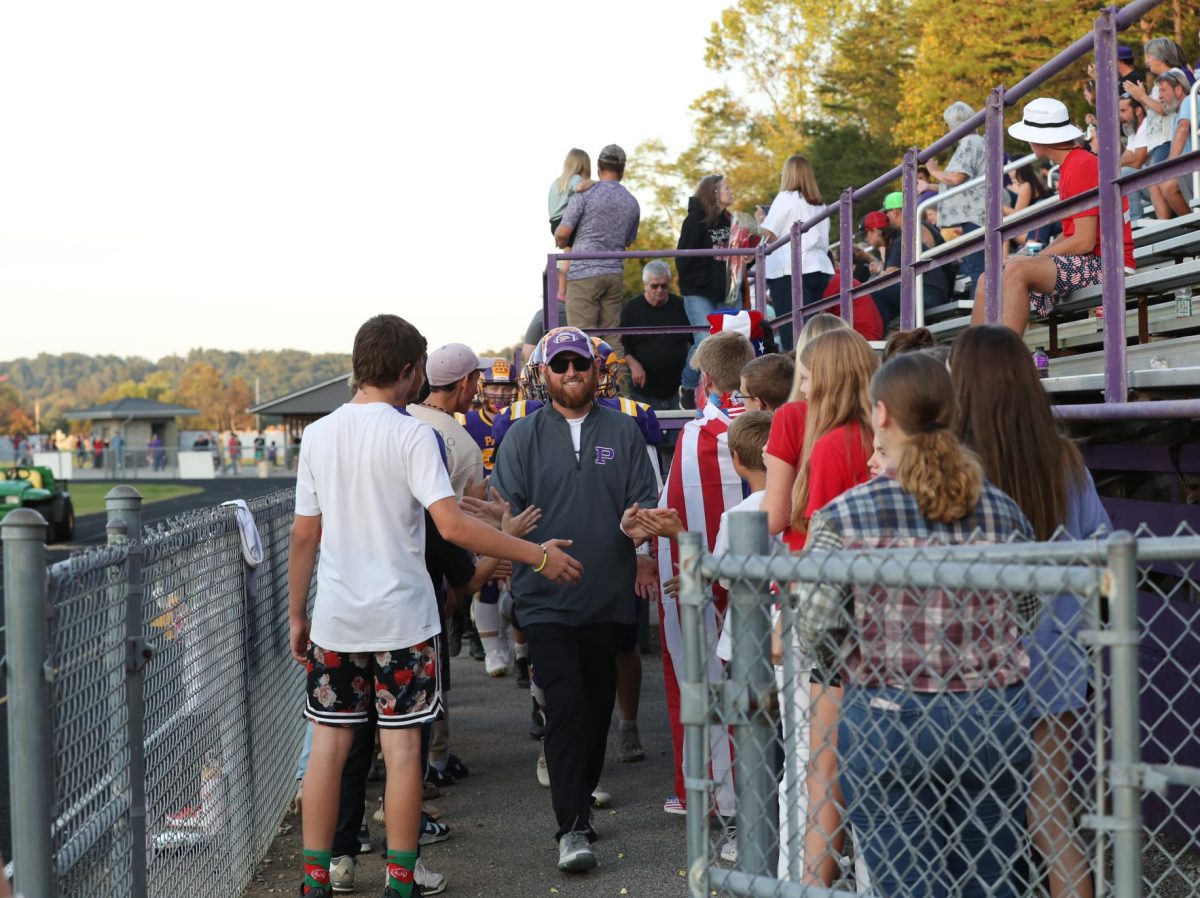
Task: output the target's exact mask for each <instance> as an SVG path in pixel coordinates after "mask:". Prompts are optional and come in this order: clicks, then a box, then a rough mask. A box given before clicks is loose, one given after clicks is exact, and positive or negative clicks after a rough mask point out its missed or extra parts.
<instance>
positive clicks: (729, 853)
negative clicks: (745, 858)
mask: <svg viewBox="0 0 1200 898" xmlns="http://www.w3.org/2000/svg"><path fill="white" fill-rule="evenodd" d="M721 860H723V861H725V863H727V864H736V863H737V839H736V838H729V839H726V840H725V844H724V845H722V846H721Z"/></svg>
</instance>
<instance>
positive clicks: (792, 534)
mask: <svg viewBox="0 0 1200 898" xmlns="http://www.w3.org/2000/svg"><path fill="white" fill-rule="evenodd" d="M798 361H799V364H801V365H803V366H804V367H805V368H806V369H808V372H809V375H810V381H811V382H810V386H809V404H808V413H807V415H806V416H805V426H804V447H803V452H802V454H801V462H800V465H799V471H798V472H797V475H796V482H795V483H794V484H793V486H792V502H791V508H792V513H791V522H790V526H789V527H788V530H787V532H786V533H785V536H784V538H785V541H787V543H788V545H789V546H791V547H792V550H793V551H796V550H797V549H800V548H803V546H804V543H805V541H806V540H807V538H808V520H809V518H810V517H811V516H812V514H813V513H814V512H815V511H817V509H819V508H821V507H823V506H824V505H826V504H827V503H829V502H831V501H832V500H834V499H836V498H837V497H838V496H840V495H841V494H842V493H844V492H845V491H846V490H848V489H850V488H852V487H855V486H858V485H859V484H860V483H865V482H866V481H867V480H869V479H870V474H869V472H868V471H867V460H868V459H869V458H870V457H871V452H872V448H873V447H872V445H871V439H872V436H873V434H872V431H871V400H870V397H869V389H870V385H871V377H872V376H873V375H874V374H875V371H876V370H877V369H878V368H879V360H878V358H877V357H876V355H875V352H874V350H872V349H871V346H870V344H869V343H867V341H866V340H865V339H864V338H863V337H862V336H861V335H859V334H858V333H856V332H855V331H852V330H848V329H841V330H837V331H833V332H831V333H828V334H825V335H824V336H822V337H818V338H817V339H815V340H813V341H812V342H811V343H809V344H808V345H807V346H805V347H804V350H803V351H802V353H801V356H800V358H799V359H798ZM811 690H812V692H811V704H810V712H809V744H810V752H809V761H808V782H807V790H808V825H807V826H806V827H805V835H804V882H805V883H806V884H808V885H820V886H824V887H825V888H829V887H830V886H831V885H832V884H833V880H834V876H835V874H836V872H837V858H838V855H839V854H840V853H841V850H842V842H843V836H842V819H841V811H840V806H841V804H842V795H841V788H840V786H839V785H838V776H837V725H838V710H839V707H840V705H841V696H842V689H841V686H840V683H837V682H836V681H833V680H832V679H831V678H829V677H826V676H823V675H821V673H820V672H819V671H816V670H814V672H813V680H812V687H811Z"/></svg>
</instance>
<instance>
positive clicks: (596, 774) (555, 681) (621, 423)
mask: <svg viewBox="0 0 1200 898" xmlns="http://www.w3.org/2000/svg"><path fill="white" fill-rule="evenodd" d="M546 340H547V343H546V346H545V353H544V361H543V364H542V377H543V379H544V381H545V383H546V388H547V392H548V393H549V397H550V402H549V403H548V404H546V405H544V406H542V408H540V409H538V410H537V411H535V412H534V413H533V414H531V415H529V416H528V417H527V418H522V419H521V420H519V421H517V423H516V424H514V425H513V427H512V429H511V430H510V431H509V432H508V434H507V435H506V436H505V438H504V443H503V445H502V446H501V447H500V450H499V452H498V453H497V457H496V466H495V470H494V473H493V477H492V485H493V486H494V487H495V488H496V490H497V491H498V492H499V493H500V494H501V496H503V497H504V499H505V500H506V501H508V502H509V503H510V504H511V506H512V510H513V512H514V513H517V512H520V511H522V510H523V509H525V508H527V507H528V506H530V505H533V506H536V507H538V508H540V509H542V518H541V520H540V521H539V522H538V527H537V530H536V531H535V532H534V533H533V534H531V535H530V537H529V538H530V539H537V538H538V537H539V535H541V534H551V533H553V534H554V535H555V536H561V537H564V538H568V539H571V540H573V541H574V542H573V546H572V549H571V554H572V555H573V556H574V557H575V558H576V559H578V560H579V561H580V562H582V564H583V571H584V573H583V578H582V579H581V581H580V582H579V584H578V585H577V586H573V587H569V588H568V587H557V586H554V585H551V584H549V581H547V580H546V578H545V577H542V576H539V575H538V574H537V573H536V569H535V568H534V567H530V566H528V565H514V566H513V567H514V571H513V577H512V594H513V599H514V600H515V604H516V614H517V621H518V622H519V624H520V627H521V629H522V630H523V631H524V633H525V636H526V638H527V640H528V642H529V654H530V660H531V661H532V662H533V668H534V670H535V671H536V677H537V680H538V683H539V684H540V686H541V687H542V689H543V690H544V692H545V694H546V740H545V751H546V763H547V766H548V767H549V772H550V798H551V802H552V804H553V805H554V814H555V816H556V817H557V819H558V832H557V833H556V835H555V838H556V839H558V845H559V860H558V868H559V869H560V870H563V871H582V870H587V869H590V868H591V867H594V866H595V864H596V856H595V855H594V854H593V853H592V850H591V846H590V843H591V841H592V840H593V839H594V838H595V833H594V832H593V830H592V827H591V822H590V817H591V803H592V792H593V790H595V788H596V786H597V785H598V784H599V782H600V773H601V771H602V770H603V767H604V749H605V745H606V742H607V738H608V727H609V723H610V721H611V719H612V711H613V700H614V698H615V696H616V689H617V671H616V654H617V647H618V645H619V637H620V635H621V630H622V627H628V626H631V625H633V623H634V610H635V609H634V606H633V603H632V601H631V597H632V596H633V595H634V577H635V571H636V560H635V556H634V548H635V546H636V545H637V544H638V543H640V542H642V541H643V540H644V539H645V538H646V537H647V535H648V534H646V533H645V532H643V531H642V530H641V529H640V528H639V527H637V526H636V524H635V515H636V508H637V507H638V506H639V505H640V506H641V507H643V508H645V507H651V506H653V505H654V504H655V503H656V502H657V500H658V485H657V480H656V478H655V476H654V469H653V468H652V467H651V465H650V460H649V458H648V457H647V455H646V441H645V438H644V437H643V436H642V434H641V431H640V430H638V427H637V424H635V423H634V420H633V419H632V418H631V417H629V416H628V415H626V414H623V413H622V412H620V411H618V410H616V409H610V408H606V407H604V406H602V405H598V404H596V403H594V402H593V398H594V396H595V393H596V387H597V385H598V382H599V371H598V369H597V363H596V359H595V358H594V357H593V353H592V343H591V341H590V340H589V339H588V338H587V336H586V335H585V334H584V333H583V332H582V331H579V330H577V329H575V328H562V329H560V330H558V331H555V332H552V333H551V334H550V335H549V336H548V337H547V338H546Z"/></svg>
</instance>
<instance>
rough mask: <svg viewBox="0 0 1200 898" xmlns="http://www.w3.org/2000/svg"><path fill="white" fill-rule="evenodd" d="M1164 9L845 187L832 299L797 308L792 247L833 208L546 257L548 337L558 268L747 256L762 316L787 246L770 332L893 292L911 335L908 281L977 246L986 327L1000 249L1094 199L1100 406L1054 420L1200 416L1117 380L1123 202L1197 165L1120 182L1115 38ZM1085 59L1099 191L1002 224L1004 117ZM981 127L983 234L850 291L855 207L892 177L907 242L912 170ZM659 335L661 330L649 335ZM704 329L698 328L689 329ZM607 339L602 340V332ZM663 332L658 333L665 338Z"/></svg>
mask: <svg viewBox="0 0 1200 898" xmlns="http://www.w3.org/2000/svg"><path fill="white" fill-rule="evenodd" d="M1162 2H1163V0H1132V2H1130V3H1127V4H1126V5H1125V6H1123V7H1121V8H1120V9H1118V8H1116V7H1107V8H1105V9H1103V10H1102V11H1101V12H1100V14H1099V15H1098V17H1097V18H1096V21H1095V25H1094V27H1093V29H1092V32H1091V33H1090V34H1087V35H1084V36H1083V37H1080V38H1079V39H1078V40H1077V41H1075V42H1074V43H1073V44H1071V45H1070V46H1069V47H1067V48H1066V49H1065V50H1063V51H1061V52H1060V53H1058V54H1056V55H1055V56H1054V57H1053V58H1052V59H1050V60H1049V61H1047V62H1046V63H1045V64H1043V65H1042V66H1040V67H1039V68H1037V69H1035V70H1034V71H1033V72H1031V73H1030V74H1029V75H1026V76H1025V77H1024V78H1022V79H1021V80H1020V81H1018V82H1017V83H1016V84H1015V85H1013V86H1012V87H1010V88H1005V87H1002V86H1001V87H997V88H995V89H993V90H992V91H991V93H990V94H989V95H988V98H987V103H986V104H985V106H984V108H983V109H981V110H979V111H978V112H977V113H975V114H974V115H973V116H971V117H970V118H969V119H967V121H965V122H963V123H962V124H961V125H959V126H958V127H957V128H954V129H953V130H951V131H949V132H947V133H946V134H945V135H943V136H942V137H941V138H939V139H938V140H936V141H934V142H933V143H931V144H930V145H929V146H927V147H925V148H924V149H922V150H917V149H916V148H910V149H909V150H907V151H906V152H905V154H904V159H903V161H902V162H901V163H900V164H899V165H897V166H895V167H894V168H892V169H890V170H889V171H887V172H885V173H884V174H882V175H880V176H879V177H877V178H875V179H874V180H873V181H870V182H869V183H867V184H864V185H862V186H861V187H857V188H847V189H846V190H844V191H843V192H842V195H841V197H840V199H839V201H838V203H837V211H838V213H839V225H840V228H839V230H840V240H841V247H840V250H841V252H840V255H841V258H840V260H839V261H840V266H839V267H840V271H841V273H842V277H841V290H840V292H839V295H838V296H835V297H831V298H829V299H823V300H821V301H820V302H818V303H813V304H810V305H807V306H805V305H803V284H802V281H803V252H802V248H801V246H800V238H801V237H802V236H803V235H804V234H805V233H806V232H808V231H809V230H811V229H812V228H814V227H816V226H817V225H819V224H821V223H822V222H825V221H827V220H828V219H829V218H830V217H831V216H832V215H833V213H834V211H835V210H834V206H833V205H827V206H826V207H825V208H824V209H823V210H822V211H821V212H819V213H818V214H816V215H814V216H813V217H811V218H809V219H806V220H805V221H802V222H801V221H797V222H794V223H793V224H792V226H791V228H790V229H789V231H788V233H786V234H781V235H777V236H776V239H775V240H772V241H771V242H770V243H767V244H760V245H759V246H757V247H755V248H753V249H712V250H678V249H676V250H660V251H645V250H641V251H632V252H595V253H571V254H570V255H569V256H565V255H564V256H560V255H559V254H556V253H551V254H549V255H548V257H547V265H546V278H547V294H546V302H545V307H544V308H545V321H546V325H547V328H549V327H554V326H557V324H558V304H557V303H554V302H551V301H550V298H551V297H552V296H554V295H555V292H556V289H557V284H556V279H557V271H556V268H557V260H558V259H559V258H569V259H578V260H582V259H589V260H591V259H649V258H664V257H667V258H682V257H706V256H708V257H711V256H753V257H754V259H755V263H756V264H755V266H754V270H755V277H754V304H755V307H756V308H758V309H760V310H765V308H766V272H765V265H764V262H765V258H766V256H768V255H770V254H771V253H773V252H775V251H776V250H778V249H780V248H782V247H783V246H784V245H785V244H789V243H790V246H789V248H788V252H789V253H790V254H791V262H792V297H791V300H792V302H791V309H790V310H788V311H787V312H784V313H783V314H780V315H777V316H776V317H775V318H774V319H773V321H774V322H778V323H784V322H789V321H790V322H791V323H792V326H793V328H794V329H795V328H798V326H799V323H802V322H803V320H804V319H805V318H806V317H808V316H810V315H813V314H816V313H817V312H819V311H823V310H825V309H828V308H832V307H833V306H836V305H838V304H840V305H841V313H842V317H843V318H845V319H846V320H847V322H848V323H851V324H852V323H853V316H854V304H853V300H854V299H855V298H857V297H860V296H863V295H865V294H868V293H870V292H872V291H873V290H878V289H881V288H883V287H887V286H891V285H892V284H894V283H896V282H897V281H899V283H900V326H901V327H902V328H904V329H906V330H907V329H909V328H911V327H913V325H914V322H915V301H916V297H915V292H916V283H915V281H916V275H917V274H918V273H925V272H927V271H931V270H933V269H935V268H938V267H941V266H942V265H945V264H947V263H949V262H952V261H954V260H956V259H959V258H961V257H963V256H965V255H969V254H971V253H973V252H977V251H978V250H979V245H980V244H982V246H983V251H984V257H985V267H986V271H987V272H988V273H989V274H990V275H991V276H990V277H988V278H987V279H986V282H985V293H984V310H985V317H986V320H987V321H988V322H991V323H996V322H998V321H999V320H1000V309H1001V279H1000V277H999V273H1000V268H1001V264H1000V263H1001V259H1002V257H1003V244H1004V241H1005V240H1006V239H1007V237H1008V236H1009V235H1011V234H1013V233H1018V232H1023V231H1028V230H1031V229H1032V228H1035V227H1039V226H1041V225H1043V224H1046V223H1049V222H1052V221H1057V220H1059V219H1061V218H1063V217H1064V216H1066V215H1069V214H1072V213H1077V212H1080V211H1082V210H1084V209H1088V208H1092V207H1094V206H1096V205H1097V199H1098V200H1099V202H1098V205H1099V212H1100V247H1101V251H1102V253H1103V256H1104V258H1105V259H1106V260H1112V261H1111V262H1110V264H1107V265H1106V266H1105V271H1104V279H1103V282H1102V307H1103V310H1104V317H1105V329H1104V374H1105V389H1104V400H1105V401H1104V402H1103V403H1099V404H1091V405H1079V406H1057V407H1056V413H1057V414H1059V416H1060V417H1063V418H1086V419H1100V418H1136V417H1164V418H1166V417H1196V416H1200V399H1195V400H1173V401H1158V402H1128V389H1127V377H1126V372H1125V306H1124V303H1125V299H1124V286H1125V272H1124V266H1123V265H1121V264H1117V260H1120V259H1122V258H1123V256H1124V245H1123V208H1122V206H1123V203H1122V199H1123V197H1124V196H1126V195H1128V194H1130V193H1133V192H1135V191H1137V190H1139V189H1143V188H1144V187H1146V186H1147V185H1148V184H1151V183H1156V182H1158V181H1160V180H1162V179H1164V178H1165V177H1167V176H1171V177H1174V176H1176V175H1177V174H1183V173H1187V172H1191V171H1194V170H1195V169H1196V165H1197V162H1200V148H1197V149H1195V150H1193V151H1192V152H1190V153H1187V154H1185V155H1183V156H1181V157H1179V158H1177V159H1173V160H1169V161H1167V162H1164V163H1162V164H1160V165H1156V166H1154V167H1153V168H1152V169H1150V170H1143V171H1139V172H1135V173H1132V174H1130V175H1126V176H1122V175H1121V171H1120V155H1121V154H1120V142H1119V141H1120V138H1119V134H1120V122H1119V117H1118V112H1117V96H1118V94H1117V70H1116V52H1117V32H1119V31H1121V30H1123V29H1125V28H1128V27H1129V26H1130V25H1131V24H1133V23H1134V22H1136V21H1137V20H1138V19H1139V18H1140V17H1141V16H1142V15H1144V14H1145V13H1146V12H1147V11H1149V10H1151V9H1153V8H1154V7H1156V6H1158V5H1159V4H1160V3H1162ZM1089 53H1094V54H1095V61H1096V72H1097V75H1096V87H1097V96H1096V120H1097V130H1098V132H1099V135H1100V154H1099V170H1100V178H1099V180H1100V187H1099V188H1098V189H1095V190H1091V191H1088V192H1087V193H1086V194H1082V195H1080V196H1076V197H1072V198H1071V199H1070V200H1067V201H1065V202H1064V201H1056V202H1054V203H1050V204H1047V205H1046V206H1045V207H1044V208H1043V209H1040V210H1039V211H1038V212H1037V213H1034V214H1031V215H1028V216H1022V217H1021V218H1020V219H1018V220H1015V221H1010V222H1007V223H1006V222H1004V220H1003V217H1004V216H1003V195H1002V187H1003V168H1004V111H1005V109H1006V108H1008V107H1011V106H1013V105H1014V104H1016V103H1017V102H1018V101H1019V100H1021V99H1022V98H1023V97H1025V96H1026V95H1027V94H1029V93H1030V92H1032V91H1033V90H1034V89H1035V88H1037V87H1039V86H1040V85H1041V84H1042V83H1043V82H1045V81H1046V80H1047V79H1049V78H1052V77H1053V76H1055V75H1057V74H1058V73H1060V72H1062V71H1063V70H1065V69H1066V68H1068V67H1069V66H1070V65H1072V64H1073V63H1075V62H1076V61H1078V60H1079V59H1081V58H1083V57H1084V56H1086V55H1087V54H1089ZM981 125H982V126H985V140H986V142H987V151H986V162H985V165H986V177H985V181H984V185H985V188H984V189H985V191H986V219H987V222H986V227H985V228H983V229H981V230H979V232H978V233H971V234H970V236H969V237H968V238H967V239H965V240H963V241H962V243H961V244H959V245H957V246H955V248H954V249H952V250H947V251H946V252H944V253H939V254H937V255H936V256H933V257H931V258H927V259H923V260H921V261H920V262H917V261H916V259H915V256H916V253H917V249H916V246H915V244H913V242H912V241H910V240H906V241H905V242H904V244H903V246H902V247H901V250H902V252H901V270H900V271H899V272H893V273H892V274H889V275H885V276H882V277H879V278H874V279H872V280H870V281H867V282H866V283H864V284H861V285H859V286H858V287H854V286H852V282H853V275H852V272H853V238H854V201H855V200H859V199H863V198H865V197H867V196H870V195H872V194H874V193H876V192H877V191H879V190H880V189H882V188H884V187H888V186H890V185H892V184H893V183H894V182H895V181H896V179H897V178H900V179H901V182H902V192H903V194H904V206H903V212H902V215H903V223H904V231H905V232H906V233H910V234H911V233H914V232H915V231H916V229H917V226H918V223H917V191H916V171H917V167H918V165H920V164H921V163H923V162H925V161H927V160H929V159H931V158H932V157H934V156H936V155H938V154H939V153H941V152H942V151H944V150H946V149H949V148H950V147H952V146H953V145H954V144H956V143H957V142H958V141H959V140H961V139H962V138H963V137H965V136H966V135H968V134H971V133H974V132H975V131H976V130H978V128H979V127H980V126H981ZM607 330H610V331H611V332H613V333H626V332H629V333H634V332H639V331H645V330H647V329H645V328H641V329H630V328H613V329H607ZM656 330H659V331H663V329H656ZM686 330H689V329H685V328H671V329H670V332H680V331H686ZM690 330H694V331H696V330H703V327H702V326H701V327H695V328H690ZM606 332H607V331H606ZM663 332H665V331H663Z"/></svg>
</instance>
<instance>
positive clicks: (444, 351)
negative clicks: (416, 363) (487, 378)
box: [425, 343, 496, 387]
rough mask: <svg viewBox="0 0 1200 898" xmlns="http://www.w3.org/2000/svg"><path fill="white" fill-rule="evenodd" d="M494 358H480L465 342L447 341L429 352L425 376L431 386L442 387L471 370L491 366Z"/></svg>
mask: <svg viewBox="0 0 1200 898" xmlns="http://www.w3.org/2000/svg"><path fill="white" fill-rule="evenodd" d="M495 361H496V360H495V359H487V358H484V359H481V358H480V357H479V356H477V355H476V354H475V351H474V350H473V349H471V347H470V346H467V345H466V344H465V343H447V344H446V345H445V346H439V347H438V348H437V349H435V350H434V351H433V352H431V353H429V360H428V361H427V362H426V363H425V376H426V377H427V378H428V379H429V385H430V386H431V387H444V386H446V385H447V384H452V383H454V382H455V381H456V380H462V379H463V378H464V377H466V376H467V375H468V374H470V373H471V372H472V371H483V370H485V369H487V368H491V367H492V363H493V362H495Z"/></svg>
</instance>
